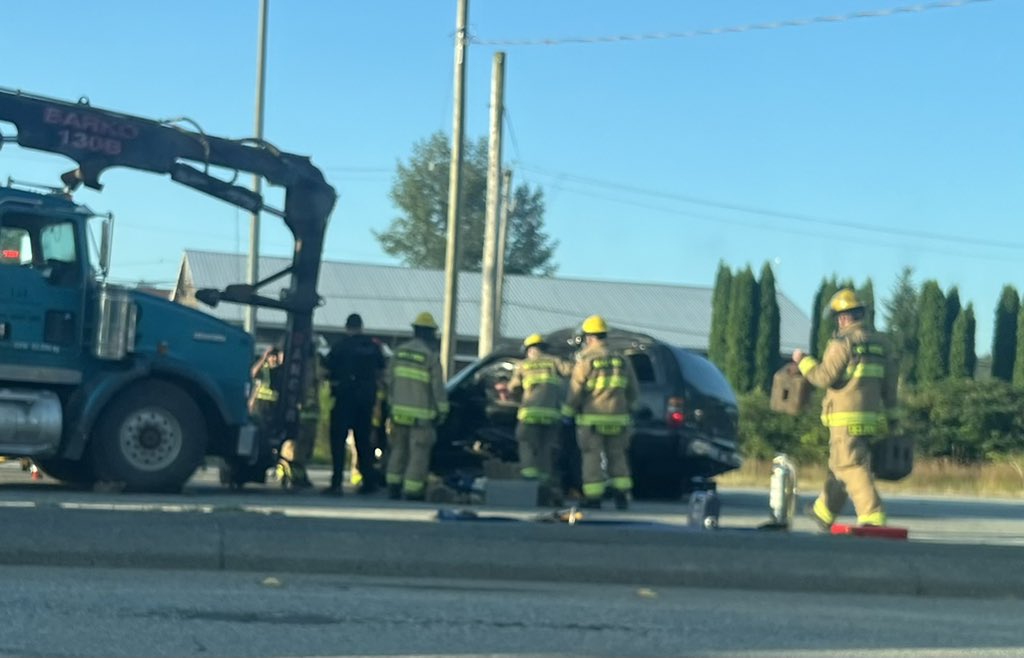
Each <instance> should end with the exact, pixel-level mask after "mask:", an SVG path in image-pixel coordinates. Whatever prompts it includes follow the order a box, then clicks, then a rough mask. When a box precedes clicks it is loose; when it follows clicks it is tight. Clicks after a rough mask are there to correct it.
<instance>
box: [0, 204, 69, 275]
mask: <svg viewBox="0 0 1024 658" xmlns="http://www.w3.org/2000/svg"><path fill="white" fill-rule="evenodd" d="M0 222H2V224H0V265H15V266H21V267H31V268H33V269H36V270H39V271H40V272H42V273H43V275H44V276H45V277H46V278H47V279H49V280H50V281H51V282H52V283H55V284H57V285H72V284H74V283H76V282H77V280H78V276H79V273H80V270H79V266H78V263H79V258H78V251H79V250H78V241H77V239H76V235H75V225H74V223H72V222H71V221H68V220H66V219H62V218H54V217H45V216H37V215H22V214H15V213H12V214H7V215H4V216H3V218H2V219H0Z"/></svg>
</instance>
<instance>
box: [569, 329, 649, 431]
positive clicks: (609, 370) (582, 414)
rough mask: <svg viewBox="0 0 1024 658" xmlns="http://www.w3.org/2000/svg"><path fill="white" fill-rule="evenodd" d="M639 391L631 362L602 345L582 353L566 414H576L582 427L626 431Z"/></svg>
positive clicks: (601, 342) (572, 383)
mask: <svg viewBox="0 0 1024 658" xmlns="http://www.w3.org/2000/svg"><path fill="white" fill-rule="evenodd" d="M638 390H639V386H638V384H637V381H636V374H635V373H634V372H633V366H632V365H630V363H629V359H628V358H626V357H625V356H623V355H622V354H619V353H618V352H614V351H611V350H609V349H608V347H607V346H606V344H605V343H604V341H599V342H597V343H594V344H593V345H591V346H590V347H586V348H584V349H583V351H581V352H580V353H579V356H578V357H577V360H576V365H575V367H574V368H573V371H572V378H571V380H570V382H569V394H568V397H567V398H566V401H565V405H564V406H563V408H562V413H563V414H564V415H567V416H571V415H573V414H575V416H576V424H578V425H586V426H593V427H598V428H607V429H608V430H612V429H616V428H618V429H619V430H622V429H624V428H625V427H627V426H628V425H629V423H630V415H629V412H630V408H631V407H632V406H633V403H634V402H635V401H636V398H637V392H638Z"/></svg>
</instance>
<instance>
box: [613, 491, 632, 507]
mask: <svg viewBox="0 0 1024 658" xmlns="http://www.w3.org/2000/svg"><path fill="white" fill-rule="evenodd" d="M615 509H619V510H626V509H629V494H628V493H627V492H625V491H616V492H615Z"/></svg>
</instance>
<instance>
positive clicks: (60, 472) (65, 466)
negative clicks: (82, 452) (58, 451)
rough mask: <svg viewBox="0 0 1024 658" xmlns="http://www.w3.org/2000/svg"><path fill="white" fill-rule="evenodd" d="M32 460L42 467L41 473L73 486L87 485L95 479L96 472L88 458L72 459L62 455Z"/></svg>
mask: <svg viewBox="0 0 1024 658" xmlns="http://www.w3.org/2000/svg"><path fill="white" fill-rule="evenodd" d="M33 461H34V462H35V463H36V466H38V467H39V468H40V469H42V471H43V473H46V474H47V475H49V476H50V477H52V478H53V479H55V480H60V481H61V482H65V483H67V484H70V485H72V486H74V487H83V488H84V487H89V486H91V485H92V483H93V482H95V481H96V474H95V473H93V470H92V465H91V464H90V463H89V460H88V459H83V460H81V461H72V460H70V459H64V458H62V457H50V458H49V459H33Z"/></svg>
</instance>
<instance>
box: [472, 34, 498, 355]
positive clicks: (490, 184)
mask: <svg viewBox="0 0 1024 658" xmlns="http://www.w3.org/2000/svg"><path fill="white" fill-rule="evenodd" d="M504 97H505V53H494V64H493V67H492V71H491V130H490V142H489V145H488V159H487V216H486V220H485V223H484V254H483V267H482V269H481V272H480V274H481V276H480V281H481V283H480V342H479V347H478V349H477V354H478V356H484V355H487V354H490V353H491V350H493V349H494V340H495V338H496V337H498V336H500V334H501V326H500V325H499V324H498V322H497V316H496V311H497V301H496V298H495V293H496V289H497V285H498V282H497V273H498V270H497V261H498V258H499V256H498V207H499V206H500V205H501V117H502V114H503V112H504V109H505V108H504Z"/></svg>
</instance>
